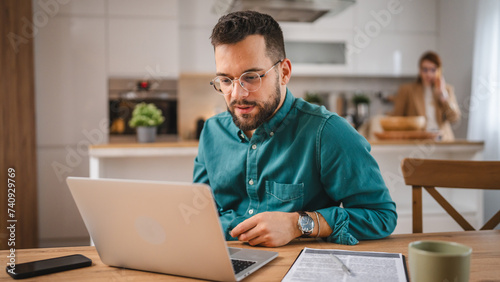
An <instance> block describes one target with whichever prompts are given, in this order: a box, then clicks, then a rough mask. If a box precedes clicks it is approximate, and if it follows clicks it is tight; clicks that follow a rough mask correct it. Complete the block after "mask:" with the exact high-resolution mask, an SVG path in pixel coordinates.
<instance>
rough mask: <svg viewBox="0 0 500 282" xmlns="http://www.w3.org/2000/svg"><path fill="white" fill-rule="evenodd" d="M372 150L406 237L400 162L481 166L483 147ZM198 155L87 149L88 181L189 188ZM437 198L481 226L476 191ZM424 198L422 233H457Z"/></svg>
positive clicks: (174, 146) (407, 195) (194, 149)
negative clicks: (136, 181)
mask: <svg viewBox="0 0 500 282" xmlns="http://www.w3.org/2000/svg"><path fill="white" fill-rule="evenodd" d="M371 144H372V151H371V152H372V155H373V157H374V158H375V159H376V160H377V162H378V164H379V166H380V171H381V173H382V176H383V178H384V180H385V182H386V184H387V187H388V188H389V191H390V193H391V195H392V197H393V200H394V201H395V202H396V205H397V211H398V226H397V227H396V231H395V233H411V224H412V221H411V210H412V209H411V208H412V205H411V188H410V187H409V186H406V185H405V184H404V180H403V176H402V173H401V168H400V164H401V160H402V159H404V158H407V157H411V158H430V159H446V160H480V159H482V150H483V142H468V141H454V142H434V141H374V142H371ZM197 153H198V143H197V142H170V143H146V144H137V143H130V144H104V145H94V146H91V147H90V148H89V156H90V177H91V178H121V179H142V180H166V181H183V182H191V181H192V179H193V165H194V163H193V162H194V159H195V157H196V155H197ZM447 190H449V189H447ZM442 194H443V195H444V196H445V197H446V198H447V199H448V200H449V201H450V202H451V203H452V204H453V205H455V206H457V210H458V211H460V212H463V215H464V217H465V218H466V219H467V220H469V222H471V224H472V225H473V226H479V225H481V224H482V223H483V219H482V217H483V197H482V192H481V191H473V190H468V189H459V190H449V191H442ZM423 195H424V196H423V200H424V204H423V205H424V232H438V231H456V230H461V229H460V227H459V226H458V224H456V223H455V222H454V221H453V219H451V217H449V216H448V215H447V214H446V213H445V211H444V210H443V209H442V208H441V207H440V206H439V205H438V204H437V203H436V202H435V201H434V199H433V198H431V197H430V196H429V195H428V194H427V193H426V192H424V193H423Z"/></svg>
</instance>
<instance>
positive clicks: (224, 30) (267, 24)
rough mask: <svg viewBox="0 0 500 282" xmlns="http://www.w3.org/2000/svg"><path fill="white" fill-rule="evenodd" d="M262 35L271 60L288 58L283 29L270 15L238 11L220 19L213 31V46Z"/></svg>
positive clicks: (211, 37) (234, 42)
mask: <svg viewBox="0 0 500 282" xmlns="http://www.w3.org/2000/svg"><path fill="white" fill-rule="evenodd" d="M254 34H258V35H262V36H264V41H265V42H266V54H267V56H268V57H269V58H271V60H272V61H273V62H274V61H276V62H277V61H279V60H283V59H284V58H286V53H285V43H284V40H283V32H282V31H281V27H280V25H279V24H278V22H276V20H274V19H273V17H271V16H270V15H267V14H262V13H259V12H255V11H238V12H233V13H229V14H227V15H224V16H222V17H220V19H219V21H218V22H217V24H216V25H215V27H214V29H213V30H212V36H210V39H211V41H212V45H213V46H214V48H215V47H217V46H218V45H222V44H236V43H238V42H240V41H242V40H244V39H245V38H246V37H247V36H248V35H254Z"/></svg>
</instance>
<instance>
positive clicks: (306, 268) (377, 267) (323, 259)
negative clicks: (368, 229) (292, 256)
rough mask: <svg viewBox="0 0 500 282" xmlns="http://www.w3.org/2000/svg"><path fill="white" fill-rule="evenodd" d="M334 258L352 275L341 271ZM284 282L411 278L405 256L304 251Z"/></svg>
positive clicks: (398, 281) (376, 253)
mask: <svg viewBox="0 0 500 282" xmlns="http://www.w3.org/2000/svg"><path fill="white" fill-rule="evenodd" d="M332 255H333V256H336V257H337V258H339V259H340V260H341V261H342V262H343V263H344V265H345V266H346V267H347V268H348V269H349V270H350V271H351V273H352V274H351V275H349V274H348V273H347V272H346V271H345V270H344V269H342V264H341V263H340V262H339V261H338V260H336V259H335V257H333V256H332ZM282 281H283V282H292V281H293V282H298V281H318V282H320V281H346V282H348V281H370V282H379V281H380V282H391V281H394V282H400V281H405V282H407V281H408V279H407V273H406V267H405V261H404V258H403V255H402V254H397V253H380V252H353V251H344V250H334V249H311V248H304V250H303V251H302V252H301V253H300V255H299V257H298V258H297V259H296V260H295V262H294V264H293V265H292V267H291V268H290V270H289V271H288V273H287V274H286V275H285V277H284V278H283V280H282Z"/></svg>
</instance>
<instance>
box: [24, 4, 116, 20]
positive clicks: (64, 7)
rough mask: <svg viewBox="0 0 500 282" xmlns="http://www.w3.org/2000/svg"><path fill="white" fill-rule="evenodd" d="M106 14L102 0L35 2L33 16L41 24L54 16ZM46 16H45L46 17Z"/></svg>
mask: <svg viewBox="0 0 500 282" xmlns="http://www.w3.org/2000/svg"><path fill="white" fill-rule="evenodd" d="M105 13H106V1H102V0H71V1H68V0H66V1H56V0H53V1H47V0H45V1H40V0H33V14H34V15H35V17H38V20H39V21H40V23H42V22H44V21H43V19H44V18H45V17H46V18H47V19H50V18H52V17H54V16H57V15H59V16H61V15H64V16H68V15H70V16H76V15H79V16H96V15H99V16H103V15H105ZM44 15H45V16H44Z"/></svg>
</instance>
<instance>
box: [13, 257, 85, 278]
mask: <svg viewBox="0 0 500 282" xmlns="http://www.w3.org/2000/svg"><path fill="white" fill-rule="evenodd" d="M91 265H92V260H91V259H89V258H88V257H86V256H84V255H69V256H64V257H58V258H51V259H44V260H37V261H32V262H26V263H19V264H16V265H15V268H11V267H10V266H7V269H6V270H7V273H8V274H9V275H10V276H11V277H12V278H14V279H23V278H29V277H34V276H39V275H44V274H49V273H54V272H60V271H65V270H71V269H76V268H81V267H86V266H91Z"/></svg>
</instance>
